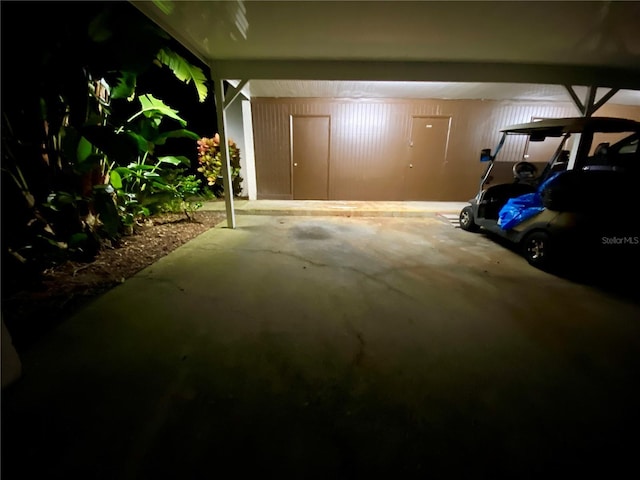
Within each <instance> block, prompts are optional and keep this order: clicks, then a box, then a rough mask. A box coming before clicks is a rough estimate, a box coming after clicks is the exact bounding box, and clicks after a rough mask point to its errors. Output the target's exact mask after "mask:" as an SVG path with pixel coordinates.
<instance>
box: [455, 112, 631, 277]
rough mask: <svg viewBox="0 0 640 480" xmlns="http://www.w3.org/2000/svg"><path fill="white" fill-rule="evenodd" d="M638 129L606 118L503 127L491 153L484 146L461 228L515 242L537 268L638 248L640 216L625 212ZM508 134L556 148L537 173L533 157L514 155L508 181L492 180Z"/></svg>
mask: <svg viewBox="0 0 640 480" xmlns="http://www.w3.org/2000/svg"><path fill="white" fill-rule="evenodd" d="M523 136H524V138H523ZM639 136H640V122H636V121H633V120H627V119H621V118H609V117H588V118H587V117H571V118H558V119H548V120H541V121H536V122H531V123H526V124H519V125H513V126H509V127H506V128H504V129H502V130H501V137H500V141H499V142H498V145H497V147H496V148H495V150H494V152H493V153H491V151H490V150H489V149H483V150H482V152H481V156H480V161H482V162H487V163H488V165H487V168H486V169H485V171H484V174H483V175H482V178H481V181H480V188H479V191H478V194H477V195H476V196H475V197H474V198H473V199H471V200H470V201H469V205H467V206H465V207H464V208H463V209H462V211H461V212H460V216H459V219H460V227H461V228H462V229H463V230H466V231H469V232H488V233H489V234H493V235H497V236H498V237H500V238H502V239H505V240H507V241H508V242H512V243H513V244H514V245H516V246H517V247H518V248H519V250H520V252H521V253H522V255H523V256H524V257H525V259H526V260H527V261H528V262H529V263H530V264H531V265H533V266H536V267H538V268H542V269H547V268H549V267H551V266H553V265H555V264H556V263H557V262H558V261H559V260H567V259H572V260H577V261H578V262H583V263H584V262H590V261H591V260H592V259H595V258H596V257H597V256H599V255H600V254H610V253H611V254H613V253H614V252H615V253H621V254H623V255H627V254H633V255H637V254H638V253H640V230H639V228H638V226H639V225H640V223H639V222H638V219H637V218H636V216H635V215H629V213H630V212H634V211H635V204H636V201H637V195H636V194H635V190H636V189H637V188H638V178H640V177H639V174H640V151H639V149H638V138H639ZM513 138H520V141H521V143H523V142H522V140H523V139H524V140H525V141H526V140H528V143H526V145H528V146H531V145H532V144H533V143H534V142H544V141H546V140H547V139H548V140H550V141H551V142H554V143H553V145H552V146H555V142H557V147H555V149H554V150H553V154H552V155H551V158H550V159H548V161H547V163H546V166H544V168H542V171H541V172H540V171H539V169H538V168H537V167H536V166H535V164H534V163H531V162H529V161H518V162H516V163H515V164H514V165H513V177H514V180H513V181H512V182H510V183H501V184H496V185H491V186H489V183H490V182H491V180H492V177H491V173H492V170H493V169H494V167H495V164H496V157H497V156H498V154H499V153H500V151H501V150H503V148H504V147H505V143H509V140H510V139H513ZM605 140H609V141H605ZM507 150H508V149H507ZM511 150H513V149H511Z"/></svg>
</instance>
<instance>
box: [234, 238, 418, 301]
mask: <svg viewBox="0 0 640 480" xmlns="http://www.w3.org/2000/svg"><path fill="white" fill-rule="evenodd" d="M238 250H239V251H243V252H250V253H273V254H276V255H284V256H287V257H290V258H293V259H296V260H299V261H301V262H304V263H307V264H309V265H313V266H315V267H326V268H338V269H342V270H348V271H351V272H354V273H356V274H358V275H360V276H362V277H365V278H367V279H368V280H371V281H373V282H375V283H378V284H381V285H383V286H384V287H386V288H387V289H389V290H391V291H392V292H394V293H397V294H398V295H401V296H403V297H406V298H409V299H410V300H415V299H414V297H413V296H411V295H409V294H408V293H407V292H405V291H403V290H401V289H399V288H397V287H394V286H393V285H391V284H389V282H386V281H385V280H382V279H380V278H378V276H379V275H383V274H385V273H388V272H390V271H393V270H401V268H399V267H398V268H391V269H385V270H383V271H381V272H377V273H367V272H363V271H362V270H358V269H357V268H355V267H351V266H347V265H331V264H328V263H322V262H314V261H313V260H310V259H308V258H306V257H303V256H302V255H296V254H295V253H291V252H283V251H282V250H268V249H255V250H254V249H238Z"/></svg>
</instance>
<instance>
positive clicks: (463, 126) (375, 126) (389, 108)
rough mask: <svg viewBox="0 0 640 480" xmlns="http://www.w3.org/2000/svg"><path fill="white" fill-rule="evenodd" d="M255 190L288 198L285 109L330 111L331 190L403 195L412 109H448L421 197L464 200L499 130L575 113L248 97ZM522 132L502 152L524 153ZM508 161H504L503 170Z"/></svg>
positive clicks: (623, 112)
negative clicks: (438, 161) (442, 146)
mask: <svg viewBox="0 0 640 480" xmlns="http://www.w3.org/2000/svg"><path fill="white" fill-rule="evenodd" d="M252 115H253V127H254V142H255V158H256V176H257V186H258V198H263V199H291V198H292V184H291V172H292V165H291V145H290V117H291V116H292V115H328V116H330V117H331V132H330V153H329V158H330V160H329V198H330V199H334V200H403V199H404V198H403V185H404V179H405V175H407V174H409V173H410V172H409V171H408V170H407V165H408V158H409V152H410V146H409V142H410V138H411V121H412V117H413V116H439V117H450V118H451V127H450V131H449V142H448V148H447V154H446V161H445V162H444V163H443V164H442V165H441V168H440V171H439V172H437V173H436V172H434V175H436V174H437V175H438V181H437V182H436V183H437V186H436V187H434V188H433V189H432V190H431V191H430V193H429V195H428V197H429V198H424V200H442V201H466V200H468V199H469V198H470V197H471V196H473V195H474V194H475V192H476V190H477V188H478V181H479V178H480V175H481V173H482V171H483V169H484V165H482V164H480V162H479V161H478V158H479V152H480V149H482V148H491V149H493V148H494V147H495V144H496V142H497V141H498V139H499V130H500V128H502V127H505V126H507V125H511V124H516V123H523V122H528V121H531V118H532V117H547V118H549V117H551V118H553V117H562V116H577V115H578V114H577V110H576V108H575V107H574V106H573V104H572V103H571V102H566V103H554V104H552V103H542V102H505V101H483V100H401V99H398V100H393V99H391V100H390V99H380V100H378V99H373V100H360V99H291V98H280V99H274V98H254V99H252ZM596 115H597V116H621V117H626V118H633V119H636V120H640V107H629V106H618V105H606V106H604V107H602V108H601V109H600V110H598V112H597V113H596ZM523 153H524V139H523V141H522V142H521V143H516V142H512V143H511V147H510V148H505V149H504V150H503V151H502V153H501V155H500V156H501V158H502V160H504V161H508V160H511V161H518V160H522V155H523ZM503 170H504V171H506V172H508V170H509V169H508V168H507V169H501V170H500V171H501V172H502V171H503Z"/></svg>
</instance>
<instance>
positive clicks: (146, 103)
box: [138, 93, 187, 127]
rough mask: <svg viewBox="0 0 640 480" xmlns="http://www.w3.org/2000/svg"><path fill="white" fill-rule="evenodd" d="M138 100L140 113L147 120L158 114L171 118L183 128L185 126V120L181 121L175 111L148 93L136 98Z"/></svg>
mask: <svg viewBox="0 0 640 480" xmlns="http://www.w3.org/2000/svg"><path fill="white" fill-rule="evenodd" d="M138 100H139V101H140V105H141V106H142V111H141V112H140V113H142V114H144V115H145V116H146V117H147V118H151V117H153V116H156V115H158V114H160V115H164V116H166V117H169V118H173V119H174V120H176V121H177V122H179V123H180V125H182V126H183V127H184V126H186V125H187V122H186V120H183V119H182V118H181V117H180V116H179V115H178V111H177V110H174V109H173V108H171V107H169V106H167V105H165V104H164V102H163V101H162V100H158V99H157V98H155V97H154V96H153V95H151V94H150V93H149V94H146V95H140V96H139V97H138Z"/></svg>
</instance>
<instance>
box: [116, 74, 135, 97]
mask: <svg viewBox="0 0 640 480" xmlns="http://www.w3.org/2000/svg"><path fill="white" fill-rule="evenodd" d="M137 79H138V76H137V75H136V74H135V73H132V72H122V76H121V77H118V83H117V84H116V86H115V87H113V88H112V89H111V98H112V99H118V98H129V97H131V96H132V95H133V94H134V93H135V91H136V82H137Z"/></svg>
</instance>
